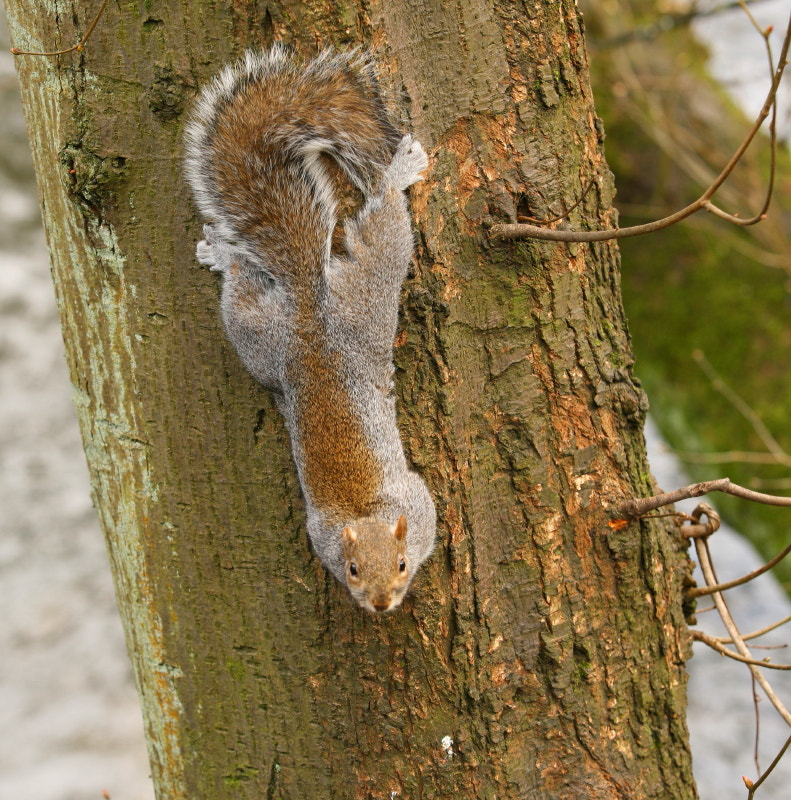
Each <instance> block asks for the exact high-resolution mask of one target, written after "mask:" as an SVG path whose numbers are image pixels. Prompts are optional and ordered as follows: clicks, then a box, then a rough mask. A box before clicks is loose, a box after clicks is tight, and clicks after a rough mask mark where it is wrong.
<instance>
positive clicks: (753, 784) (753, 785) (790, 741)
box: [747, 736, 791, 800]
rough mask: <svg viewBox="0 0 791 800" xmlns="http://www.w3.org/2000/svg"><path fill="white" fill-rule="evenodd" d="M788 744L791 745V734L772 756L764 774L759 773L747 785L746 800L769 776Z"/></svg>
mask: <svg viewBox="0 0 791 800" xmlns="http://www.w3.org/2000/svg"><path fill="white" fill-rule="evenodd" d="M789 746H791V736H789V737H788V739H786V743H785V744H784V745H783V746H782V747H781V748H780V752H779V753H778V754H777V755H776V756H775V757H774V761H772V763H771V764H770V765H769V766H768V767H767V768H766V772H764V774H763V775H761V777H760V778H758V780H757V781H750V785H749V786H748V787H747V789H748V793H747V800H752V799H753V797H754V796H755V792H756V790H757V789H758V788H759V787H760V785H761V784H762V783H763V782H764V781H765V780H766V779H767V778H768V777H769V775H770V774H771V772H772V770H773V769H774V768H775V767H776V766H777V765H778V764H779V763H780V759H781V758H782V757H783V756H784V755H785V752H786V750H788V748H789Z"/></svg>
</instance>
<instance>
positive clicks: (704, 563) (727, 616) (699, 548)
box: [695, 503, 791, 725]
mask: <svg viewBox="0 0 791 800" xmlns="http://www.w3.org/2000/svg"><path fill="white" fill-rule="evenodd" d="M701 505H702V506H704V505H705V504H703V503H701ZM698 508H700V506H699V507H698ZM697 511H698V509H696V512H697ZM705 511H706V509H704V512H705ZM695 551H696V552H697V555H698V563H699V564H700V568H701V570H702V571H703V576H704V578H705V579H706V582H707V583H710V584H716V583H717V582H718V581H717V578H716V576H715V574H714V568H713V566H712V563H711V554H710V553H709V549H708V544H707V542H706V540H705V539H695ZM712 599H713V600H714V603H715V605H716V606H717V611H718V612H719V615H720V618H721V619H722V622H723V624H724V625H725V628H726V629H727V631H728V633H729V634H730V635H731V638H732V639H733V643H734V646H735V647H736V649H737V650H738V651H739V655H741V656H742V657H743V658H746V659H751V658H752V655H751V654H750V650H749V648H748V647H747V645H746V644H745V643H744V641H743V639H742V637H741V634H740V633H739V629H738V627H737V626H736V623H735V622H734V621H733V617H732V616H731V612H730V610H729V609H728V606H727V604H726V602H725V598H724V597H723V596H722V593H721V592H715V593H714V594H713V595H712ZM729 652H730V651H729ZM747 667H748V669H749V670H750V672H751V673H752V674H753V676H754V677H755V680H756V681H757V682H758V685H759V686H760V687H761V688H762V689H763V691H764V694H765V695H766V696H767V697H768V698H769V701H770V702H771V703H772V705H773V706H774V707H775V708H776V709H777V712H778V714H780V716H781V717H782V718H783V719H784V720H785V721H786V722H787V723H788V724H789V725H791V713H789V712H788V709H786V707H785V706H784V705H783V703H782V701H781V700H780V698H779V697H778V696H777V695H776V694H775V692H774V690H773V689H772V687H771V686H770V684H769V682H768V681H767V680H766V677H765V676H764V674H763V673H762V672H761V671H760V669H759V668H758V666H756V665H755V664H749V663H748V664H747Z"/></svg>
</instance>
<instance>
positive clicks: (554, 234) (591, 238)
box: [490, 17, 791, 242]
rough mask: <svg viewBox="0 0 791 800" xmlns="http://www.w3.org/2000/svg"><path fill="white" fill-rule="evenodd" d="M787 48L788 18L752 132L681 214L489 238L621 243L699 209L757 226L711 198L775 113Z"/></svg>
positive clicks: (508, 227)
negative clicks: (636, 222)
mask: <svg viewBox="0 0 791 800" xmlns="http://www.w3.org/2000/svg"><path fill="white" fill-rule="evenodd" d="M789 46H791V17H789V22H788V27H787V28H786V34H785V38H784V40H783V48H782V51H781V53H780V60H779V62H778V65H777V69H776V70H774V73H773V79H772V85H771V88H770V89H769V93H768V94H767V96H766V101H765V102H764V105H763V107H762V108H761V111H760V113H759V114H758V117H757V118H756V120H755V122H754V123H753V126H752V128H750V131H749V133H748V134H747V136H746V137H745V139H744V141H743V142H742V143H741V145H740V146H739V148H738V149H737V150H736V152H735V153H734V154H733V156H732V157H731V159H730V160H729V161H728V163H727V164H726V165H725V167H724V169H723V170H722V171H721V172H720V174H719V175H718V176H717V178H715V180H714V181H713V182H712V183H711V184H710V185H709V187H708V188H707V189H706V191H705V192H703V194H702V195H701V196H700V197H699V198H698V199H697V200H696V201H695V202H694V203H691V204H690V205H688V206H686V207H685V208H682V209H681V210H680V211H676V212H675V213H674V214H670V215H669V216H667V217H664V218H663V219H660V220H654V221H653V222H647V223H645V224H643V225H633V226H631V227H627V228H609V229H607V230H599V231H569V230H558V229H555V228H552V229H549V228H542V227H540V226H538V225H528V224H523V223H514V224H501V225H493V226H492V228H491V230H490V235H491V236H492V237H493V238H498V239H518V238H525V237H531V238H534V239H542V240H544V241H552V242H602V241H607V240H610V239H623V238H625V237H628V236H641V235H643V234H645V233H653V232H654V231H658V230H661V229H663V228H667V227H670V226H671V225H675V224H676V223H677V222H680V221H681V220H684V219H686V218H687V217H690V216H692V214H695V213H697V212H698V211H700V210H701V209H706V210H707V211H710V212H711V213H713V214H716V215H717V216H724V217H725V218H726V219H728V220H730V221H731V222H733V223H734V224H737V225H753V224H755V223H757V222H760V221H761V220H762V219H763V217H764V216H765V212H762V213H760V214H757V215H755V216H754V217H751V218H749V219H741V218H740V217H736V216H734V215H732V214H727V212H725V211H722V210H721V209H719V208H718V207H717V206H715V205H714V204H713V203H712V202H711V198H712V197H713V196H714V194H715V193H716V192H717V190H718V189H719V188H720V187H721V186H722V184H723V183H725V181H726V179H727V178H728V177H729V176H730V174H731V172H732V171H733V169H734V167H735V166H736V164H737V163H738V162H739V161H740V160H741V158H742V156H743V155H744V153H745V151H746V150H747V148H748V147H749V146H750V144H751V143H752V141H753V139H754V138H755V136H756V134H757V133H758V131H759V130H760V128H761V126H762V125H763V123H764V121H765V120H766V118H767V117H768V116H769V113H770V111H772V112H774V109H775V106H776V95H777V88H778V86H779V85H780V81H781V80H782V77H783V73H784V71H785V68H786V65H787V63H788V62H787V58H788V51H789ZM770 134H772V135H773V136H774V127H773V126H770ZM775 139H776V136H775ZM772 180H773V179H772ZM765 205H766V201H765Z"/></svg>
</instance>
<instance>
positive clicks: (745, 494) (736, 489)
mask: <svg viewBox="0 0 791 800" xmlns="http://www.w3.org/2000/svg"><path fill="white" fill-rule="evenodd" d="M709 492H724V493H725V494H732V495H735V496H736V497H741V498H743V499H745V500H752V501H754V502H756V503H764V504H766V505H770V506H788V507H791V497H780V496H778V495H772V494H763V493H761V492H754V491H752V490H751V489H746V488H745V487H744V486H739V485H738V484H736V483H732V482H731V480H730V478H719V479H717V480H713V481H703V482H701V483H693V484H691V485H690V486H683V487H682V488H680V489H676V490H675V491H673V492H666V493H664V494H658V495H655V496H654V497H644V498H638V499H633V500H627V501H626V502H625V503H623V504H622V505H620V506H618V508H617V511H616V513H617V514H619V515H621V516H623V517H625V518H626V519H635V518H637V517H641V516H642V515H643V514H645V513H647V512H648V511H653V510H654V509H655V508H661V507H662V506H667V505H670V504H671V503H677V502H678V501H679V500H687V499H689V498H690V497H701V496H702V495H704V494H709Z"/></svg>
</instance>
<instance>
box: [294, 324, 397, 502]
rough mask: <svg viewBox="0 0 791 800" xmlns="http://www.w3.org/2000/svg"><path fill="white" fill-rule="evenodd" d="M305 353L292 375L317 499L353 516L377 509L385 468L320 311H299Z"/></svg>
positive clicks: (307, 471)
mask: <svg viewBox="0 0 791 800" xmlns="http://www.w3.org/2000/svg"><path fill="white" fill-rule="evenodd" d="M299 316H300V319H301V321H302V323H303V324H302V325H301V326H300V336H301V342H300V349H301V353H300V358H299V361H298V362H297V363H295V364H294V366H293V367H292V370H291V371H292V373H296V372H299V374H292V375H290V376H289V378H290V380H291V381H293V385H294V386H295V387H296V388H297V405H298V408H297V415H298V419H297V427H298V429H299V431H300V437H301V446H302V454H303V458H304V464H303V471H304V480H305V483H306V484H307V487H306V488H307V490H308V492H309V493H310V495H311V497H312V500H313V502H314V503H315V504H316V505H317V506H318V507H319V508H322V509H327V510H330V509H331V510H333V511H336V512H338V513H340V514H344V515H350V516H353V517H364V516H368V515H370V514H371V513H373V511H374V509H375V506H376V492H377V487H378V486H379V485H380V484H381V481H382V468H381V466H380V465H379V463H378V461H377V460H376V458H375V456H374V454H373V453H372V452H371V448H370V447H369V445H368V444H367V442H366V440H365V436H364V433H363V429H362V423H361V420H360V419H359V417H357V416H356V415H355V413H354V411H353V409H352V408H351V401H350V398H349V393H348V391H347V389H346V387H345V386H344V385H343V381H342V380H341V377H340V375H339V374H338V357H337V354H334V353H332V352H331V351H329V350H328V348H327V347H326V335H325V334H324V332H323V331H321V329H320V326H319V324H318V323H317V321H316V317H315V311H306V312H302V313H300V315H299Z"/></svg>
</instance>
